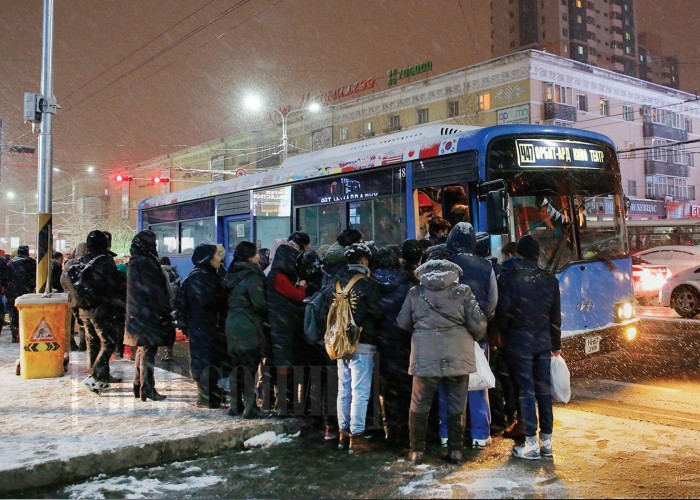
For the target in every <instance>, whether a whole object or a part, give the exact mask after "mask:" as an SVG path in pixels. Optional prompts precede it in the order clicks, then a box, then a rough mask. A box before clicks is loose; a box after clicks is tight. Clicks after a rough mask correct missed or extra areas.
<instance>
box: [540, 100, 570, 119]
mask: <svg viewBox="0 0 700 500" xmlns="http://www.w3.org/2000/svg"><path fill="white" fill-rule="evenodd" d="M544 119H545V120H566V121H569V122H575V121H576V106H571V105H569V104H561V103H558V102H546V103H544Z"/></svg>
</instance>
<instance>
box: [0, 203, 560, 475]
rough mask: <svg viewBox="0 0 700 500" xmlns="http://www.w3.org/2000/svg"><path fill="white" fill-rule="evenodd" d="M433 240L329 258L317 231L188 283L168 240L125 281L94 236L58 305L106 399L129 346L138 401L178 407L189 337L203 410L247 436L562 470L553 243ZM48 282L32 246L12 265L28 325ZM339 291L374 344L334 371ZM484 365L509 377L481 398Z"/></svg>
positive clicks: (1, 274) (126, 273)
mask: <svg viewBox="0 0 700 500" xmlns="http://www.w3.org/2000/svg"><path fill="white" fill-rule="evenodd" d="M427 228H428V235H427V237H426V238H425V239H421V240H406V241H404V242H403V244H402V245H400V246H385V247H380V248H377V247H376V246H375V245H374V244H373V243H372V242H365V241H364V238H363V235H362V233H361V232H360V231H358V230H357V229H354V228H348V229H346V230H344V231H342V232H341V233H340V234H339V235H338V237H337V241H336V242H335V243H333V245H330V246H328V245H326V246H324V247H321V248H318V249H312V248H311V239H310V237H309V235H308V234H306V233H304V232H302V231H296V232H294V233H292V234H291V235H290V236H289V237H288V238H287V239H286V240H277V241H275V242H274V243H273V245H272V246H271V248H270V249H269V250H267V249H259V248H257V246H256V245H255V244H254V243H251V242H246V241H244V242H241V243H239V244H238V245H237V246H236V247H235V250H234V252H233V259H232V262H231V264H230V265H229V266H228V268H226V266H225V264H224V261H225V252H224V251H223V250H224V249H223V247H221V246H220V245H219V246H217V245H214V244H200V245H198V246H197V247H196V248H195V249H194V251H193V253H192V257H191V259H192V263H193V265H194V269H193V270H192V272H190V273H189V275H188V276H186V277H184V279H182V278H181V277H180V276H179V275H178V274H177V272H176V270H175V268H174V267H173V266H171V265H170V262H169V261H168V260H167V257H162V258H160V259H159V256H158V252H157V238H156V235H155V233H153V232H152V231H150V230H144V231H140V232H139V233H138V234H137V235H136V236H135V237H134V238H133V240H132V243H131V249H130V254H131V257H130V258H129V260H128V265H126V266H118V265H117V263H116V262H115V260H114V257H115V256H116V255H115V254H114V253H113V252H111V250H110V247H111V236H110V235H109V233H107V232H105V231H99V230H95V231H92V232H90V234H89V235H88V236H87V239H86V242H85V244H82V245H81V247H79V248H77V249H76V252H75V253H74V255H73V256H72V259H71V260H69V261H67V262H66V263H65V264H64V265H63V267H62V269H61V264H60V260H62V259H63V256H62V255H61V256H58V255H56V256H55V257H56V265H57V266H58V267H57V268H56V269H55V271H54V275H57V276H59V278H60V279H57V280H56V282H55V286H54V289H56V290H61V289H65V290H66V291H67V292H68V294H69V296H70V297H71V307H72V310H73V313H74V316H75V318H76V321H77V322H78V323H79V325H80V330H81V331H82V332H83V335H84V341H83V340H81V341H79V342H78V343H77V344H78V345H76V346H74V347H78V348H80V344H81V343H83V342H84V344H85V348H86V350H87V354H88V355H87V370H88V373H87V378H86V379H85V381H84V383H85V385H86V387H87V388H88V389H89V390H91V391H93V392H95V393H98V394H99V393H101V392H102V391H104V390H108V388H109V387H110V384H114V383H118V382H121V381H120V380H119V379H116V378H114V377H112V375H111V374H110V367H109V360H110V356H111V355H112V354H113V353H115V351H116V352H117V353H123V352H124V345H127V346H131V350H133V353H134V356H133V359H134V362H135V370H134V379H133V389H134V391H133V393H134V397H135V398H139V399H141V400H142V401H147V400H152V401H161V400H163V399H166V396H165V395H164V394H161V393H160V392H158V391H157V390H156V380H155V377H154V367H155V361H156V353H157V351H158V348H159V347H161V346H163V347H165V348H166V349H167V355H166V356H172V346H173V343H174V341H175V335H176V328H178V329H180V330H181V331H182V332H183V333H184V334H185V335H186V336H187V338H188V340H189V349H190V362H191V367H190V368H191V376H192V378H193V380H194V381H195V382H196V386H197V403H196V404H197V405H198V406H200V407H203V408H225V407H226V406H228V413H229V415H231V416H236V417H241V418H246V419H249V418H261V417H276V418H286V417H290V416H297V417H305V418H308V419H309V420H311V421H312V422H313V423H314V424H317V425H319V426H320V427H321V428H322V429H324V430H325V440H326V441H327V442H331V443H334V444H335V443H337V446H338V448H339V449H342V450H348V451H350V452H351V453H352V454H355V455H359V454H363V453H367V452H371V451H372V450H374V449H375V448H376V446H377V445H378V444H380V443H385V444H386V445H387V446H389V447H398V448H402V447H405V446H406V445H408V446H409V447H410V451H409V459H410V460H411V461H413V462H416V463H420V462H421V461H422V460H423V457H424V454H425V452H426V441H427V440H429V439H431V438H432V437H434V438H435V441H436V443H437V439H438V438H439V442H440V444H441V445H443V446H446V447H447V458H448V460H450V461H451V462H453V463H458V462H460V461H462V460H463V449H464V448H463V447H464V444H465V442H467V443H468V444H470V445H471V446H472V447H474V448H485V447H487V446H489V445H490V443H491V436H492V435H496V434H502V435H503V436H505V437H509V438H513V439H516V440H517V442H516V445H515V446H514V448H513V454H514V455H515V456H516V457H520V458H525V459H538V458H540V457H541V456H552V425H553V417H552V398H551V394H550V373H549V370H550V360H551V356H552V355H554V356H557V355H560V349H561V346H560V344H561V338H560V337H561V334H560V324H561V314H560V300H559V286H558V282H557V280H556V278H555V277H554V276H553V275H552V274H550V273H547V272H545V271H543V270H542V269H540V268H539V267H538V265H537V259H538V257H539V254H540V248H539V244H538V243H537V240H536V239H534V238H533V237H531V236H524V237H522V238H521V239H520V240H519V241H518V242H517V244H516V243H514V242H513V243H508V244H506V245H505V246H504V247H503V249H502V254H503V255H504V257H506V258H505V259H504V261H503V262H501V263H499V262H498V261H497V259H495V258H494V257H492V256H490V238H489V235H488V234H486V233H478V234H477V233H475V231H474V228H473V227H472V226H471V224H469V223H467V222H457V223H456V224H455V225H454V226H452V224H451V223H450V222H449V221H448V220H445V219H442V218H440V217H433V218H432V219H431V220H429V221H428V222H427ZM76 262H82V263H83V265H84V266H89V267H90V268H91V272H92V275H93V276H95V283H98V284H99V285H95V287H94V288H98V287H99V293H95V294H94V296H91V297H92V298H91V299H90V300H88V301H86V300H85V299H84V298H82V297H81V296H79V295H81V294H82V293H83V292H81V293H80V294H79V293H77V291H76V289H75V285H74V283H73V282H72V280H71V276H70V271H69V269H72V268H73V267H74V266H73V264H75V263H76ZM32 266H34V267H32ZM35 266H36V262H35V261H34V260H33V259H31V258H30V257H29V255H28V248H27V247H20V248H19V249H18V251H17V254H16V257H14V258H13V259H12V260H10V262H9V264H7V263H6V262H5V260H4V259H0V278H2V283H1V284H2V286H3V288H4V289H5V291H6V296H7V299H8V306H9V309H10V318H11V320H13V321H14V318H15V317H16V310H15V312H14V313H13V312H12V305H11V304H12V303H13V300H14V299H15V298H16V297H18V296H19V295H22V294H23V293H30V292H33V289H34V286H35V284H34V282H33V280H34V274H35V269H36V267H35ZM59 271H60V272H59ZM85 281H86V280H85ZM336 285H337V286H336ZM59 287H60V288H59ZM338 290H344V293H347V297H348V300H349V304H350V308H351V311H352V318H353V320H354V325H355V326H356V328H357V331H358V332H359V337H358V338H357V340H356V342H355V345H354V348H353V354H352V355H347V356H345V357H343V358H340V359H337V360H335V361H331V359H330V358H329V356H328V355H327V353H326V349H325V341H324V332H325V331H326V327H327V324H326V321H327V318H328V312H329V310H330V308H331V304H332V303H333V301H334V300H335V299H336V295H337V293H339V292H338ZM16 332H17V329H16V327H15V326H13V327H12V335H13V340H15V336H16ZM475 342H476V346H477V347H475ZM475 349H479V350H481V351H482V352H483V354H484V355H485V356H486V357H487V358H488V359H489V363H490V366H491V369H492V370H493V373H494V374H495V378H496V381H497V383H496V387H494V388H492V389H489V390H488V391H487V390H476V391H469V390H468V388H469V375H470V373H474V372H475V371H476V363H475V355H476V354H477V352H476V350H475ZM222 379H228V391H226V386H225V385H224V384H222V383H221V382H222ZM161 390H162V389H161ZM163 392H165V391H163ZM227 392H228V393H229V394H230V396H229V400H228V402H227V398H226V393H227ZM435 407H437V408H435ZM431 408H435V409H436V410H437V411H433V412H432V413H431ZM370 419H371V420H372V425H368V420H370ZM374 429H379V432H375V433H374V434H372V433H371V432H370V431H372V430H374ZM538 429H539V435H538Z"/></svg>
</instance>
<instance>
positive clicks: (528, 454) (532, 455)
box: [513, 437, 540, 460]
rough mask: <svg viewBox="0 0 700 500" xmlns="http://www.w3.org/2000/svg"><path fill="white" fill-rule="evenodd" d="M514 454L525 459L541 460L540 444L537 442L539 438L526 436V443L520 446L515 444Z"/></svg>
mask: <svg viewBox="0 0 700 500" xmlns="http://www.w3.org/2000/svg"><path fill="white" fill-rule="evenodd" d="M513 456H516V457H518V458H524V459H525V460H539V459H540V445H539V444H537V438H535V437H532V438H526V439H525V443H523V444H521V445H520V446H514V447H513Z"/></svg>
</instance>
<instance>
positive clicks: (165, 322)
mask: <svg viewBox="0 0 700 500" xmlns="http://www.w3.org/2000/svg"><path fill="white" fill-rule="evenodd" d="M130 251H131V259H129V268H128V271H127V274H126V317H127V319H126V333H127V334H128V335H129V337H131V338H130V339H129V340H130V341H131V342H132V343H131V344H130V345H136V346H137V348H136V358H135V359H134V365H135V366H134V382H133V384H134V397H140V398H141V401H146V400H147V399H151V400H153V401H161V400H163V399H165V396H163V395H161V394H159V393H158V391H156V387H155V378H154V367H155V360H156V354H157V353H158V347H159V346H164V345H168V344H170V343H171V342H172V341H173V340H174V338H175V327H174V326H173V322H172V317H171V315H170V298H169V295H168V282H167V280H166V277H165V275H164V274H163V271H162V270H161V268H160V262H159V261H158V251H157V249H156V234H155V233H154V232H153V231H151V230H145V231H141V232H140V233H138V234H137V235H136V236H134V239H133V240H132V242H131V249H130Z"/></svg>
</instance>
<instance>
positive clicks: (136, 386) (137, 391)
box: [134, 384, 141, 398]
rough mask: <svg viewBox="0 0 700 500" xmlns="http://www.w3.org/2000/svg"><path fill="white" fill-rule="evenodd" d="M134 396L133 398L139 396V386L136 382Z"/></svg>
mask: <svg viewBox="0 0 700 500" xmlns="http://www.w3.org/2000/svg"><path fill="white" fill-rule="evenodd" d="M134 397H135V398H140V397H141V386H140V385H138V384H134Z"/></svg>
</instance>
